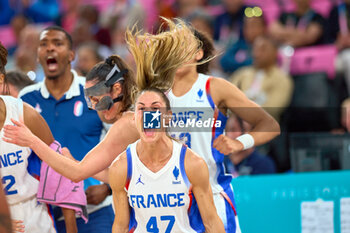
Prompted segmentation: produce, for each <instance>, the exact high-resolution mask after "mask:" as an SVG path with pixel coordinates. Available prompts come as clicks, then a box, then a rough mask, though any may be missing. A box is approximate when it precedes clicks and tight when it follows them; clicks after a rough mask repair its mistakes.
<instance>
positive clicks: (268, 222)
mask: <svg viewBox="0 0 350 233" xmlns="http://www.w3.org/2000/svg"><path fill="white" fill-rule="evenodd" d="M232 185H233V188H234V192H235V199H236V204H237V211H238V217H239V220H240V226H241V229H242V233H265V232H268V233H297V232H302V230H301V229H302V225H301V222H302V221H301V204H302V202H305V201H316V200H317V199H319V198H321V199H322V200H324V201H334V210H333V211H334V213H333V216H334V217H333V220H334V232H335V233H340V232H341V230H340V229H341V228H340V219H341V218H340V198H343V197H348V198H349V197H350V171H349V170H343V171H327V172H308V173H294V174H281V175H261V176H245V177H244V176H243V177H238V178H235V179H233V182H232ZM344 216H345V215H343V217H344ZM348 216H349V215H348ZM349 217H350V216H349ZM347 221H350V219H348V220H347Z"/></svg>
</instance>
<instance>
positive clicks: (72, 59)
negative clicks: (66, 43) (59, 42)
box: [68, 50, 75, 63]
mask: <svg viewBox="0 0 350 233" xmlns="http://www.w3.org/2000/svg"><path fill="white" fill-rule="evenodd" d="M74 58H75V52H74V51H73V50H70V51H69V55H68V60H69V63H71V62H72V61H74Z"/></svg>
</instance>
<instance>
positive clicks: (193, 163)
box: [185, 148, 208, 181]
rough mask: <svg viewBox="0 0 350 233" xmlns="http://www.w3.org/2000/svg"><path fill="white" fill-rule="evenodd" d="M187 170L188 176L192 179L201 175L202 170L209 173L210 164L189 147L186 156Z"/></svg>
mask: <svg viewBox="0 0 350 233" xmlns="http://www.w3.org/2000/svg"><path fill="white" fill-rule="evenodd" d="M185 170H186V174H187V176H188V178H189V179H190V181H191V178H192V177H195V176H197V175H200V174H202V172H204V173H205V174H207V173H208V166H207V164H206V162H205V161H204V159H203V158H201V157H200V156H199V155H198V154H197V153H195V152H194V151H193V150H191V149H190V148H187V150H186V156H185Z"/></svg>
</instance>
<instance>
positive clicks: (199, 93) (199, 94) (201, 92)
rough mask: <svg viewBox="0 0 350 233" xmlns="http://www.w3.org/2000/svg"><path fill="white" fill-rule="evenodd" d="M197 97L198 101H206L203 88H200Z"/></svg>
mask: <svg viewBox="0 0 350 233" xmlns="http://www.w3.org/2000/svg"><path fill="white" fill-rule="evenodd" d="M197 97H198V98H197V99H196V101H197V102H204V99H203V98H202V97H203V90H202V89H201V88H199V90H198V92H197Z"/></svg>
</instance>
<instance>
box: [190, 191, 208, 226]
mask: <svg viewBox="0 0 350 233" xmlns="http://www.w3.org/2000/svg"><path fill="white" fill-rule="evenodd" d="M190 195H191V196H192V204H191V207H190V209H189V210H188V218H189V221H190V226H191V227H192V229H193V230H195V231H196V232H205V227H204V224H203V221H202V217H201V214H200V212H199V208H198V203H197V201H196V198H195V197H194V194H193V193H191V194H190Z"/></svg>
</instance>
